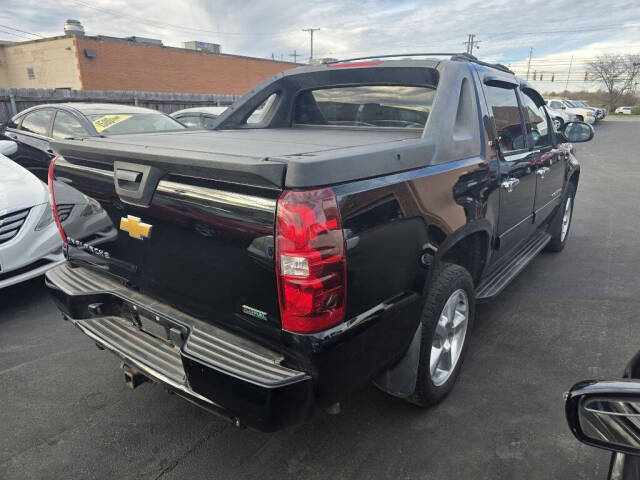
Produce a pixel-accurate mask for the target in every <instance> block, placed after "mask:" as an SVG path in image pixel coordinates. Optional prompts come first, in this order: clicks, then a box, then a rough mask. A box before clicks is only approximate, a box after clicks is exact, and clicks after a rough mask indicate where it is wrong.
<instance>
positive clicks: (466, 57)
mask: <svg viewBox="0 0 640 480" xmlns="http://www.w3.org/2000/svg"><path fill="white" fill-rule="evenodd" d="M451 60H466V61H468V62H473V63H477V64H478V65H483V66H485V67H491V68H495V69H496V70H500V71H502V72H506V73H511V74H513V75H515V73H513V71H512V70H510V69H509V68H508V67H505V66H504V65H502V64H501V63H488V62H483V61H482V60H478V58H477V57H476V56H475V55H471V54H470V53H458V54H456V55H454V56H452V57H451Z"/></svg>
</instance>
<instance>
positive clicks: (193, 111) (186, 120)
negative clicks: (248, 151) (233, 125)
mask: <svg viewBox="0 0 640 480" xmlns="http://www.w3.org/2000/svg"><path fill="white" fill-rule="evenodd" d="M227 109H228V107H194V108H186V109H184V110H178V111H177V112H173V113H172V114H171V117H172V118H175V119H176V120H178V121H179V122H180V123H182V124H183V125H184V126H185V127H187V128H204V129H207V130H212V129H214V128H215V125H216V120H217V118H218V117H219V116H220V115H222V114H223V113H224V112H225V111H226V110H227ZM265 111H266V108H265V105H261V106H260V108H257V109H256V111H255V112H253V113H252V114H251V115H250V116H249V118H247V125H251V124H257V123H259V122H260V120H261V119H262V114H263V113H264V112H265Z"/></svg>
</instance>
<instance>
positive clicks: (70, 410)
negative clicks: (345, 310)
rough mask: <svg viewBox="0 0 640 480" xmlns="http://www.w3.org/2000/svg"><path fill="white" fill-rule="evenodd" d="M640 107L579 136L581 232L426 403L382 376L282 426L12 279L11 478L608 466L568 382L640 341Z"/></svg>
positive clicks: (531, 279) (1, 356) (571, 470)
mask: <svg viewBox="0 0 640 480" xmlns="http://www.w3.org/2000/svg"><path fill="white" fill-rule="evenodd" d="M639 133H640V121H618V120H614V119H611V120H609V119H607V120H606V121H604V122H601V123H600V124H599V125H597V126H596V137H595V139H594V140H593V141H592V142H591V143H588V144H584V145H577V146H576V149H577V155H578V158H579V160H580V162H581V163H582V174H581V179H580V187H579V189H578V196H577V199H576V206H575V214H574V220H573V224H572V231H571V233H570V241H569V244H568V245H567V247H566V249H565V250H564V251H563V252H562V253H560V254H551V253H544V254H542V255H540V256H539V257H538V258H537V259H536V260H534V262H533V263H532V264H531V265H530V266H528V267H527V269H526V270H525V271H524V272H523V273H522V274H521V275H520V276H519V277H518V279H517V280H516V281H515V282H514V283H512V284H511V285H510V286H509V287H508V288H507V289H506V290H505V291H504V292H503V293H502V294H501V295H500V297H498V299H497V300H495V301H494V302H493V303H491V304H486V305H481V306H479V307H478V310H477V319H476V326H475V330H474V332H473V335H472V337H471V343H470V345H469V351H468V355H467V357H466V359H465V365H464V368H463V370H462V374H461V377H460V379H459V382H458V384H457V386H456V388H455V389H454V391H453V392H452V394H451V395H450V396H449V398H448V399H447V400H446V401H445V402H444V403H443V404H442V405H440V406H438V407H436V408H433V409H429V410H420V409H418V408H417V407H414V406H412V405H410V404H408V403H405V402H403V401H401V400H397V399H394V398H391V397H389V396H387V395H385V394H383V393H382V392H380V391H378V390H377V389H375V388H374V387H369V388H367V389H366V390H364V391H362V392H360V393H358V394H357V395H355V396H353V397H352V398H350V399H349V400H348V401H347V402H346V403H345V404H344V405H343V412H342V413H341V414H340V415H337V416H329V415H327V414H325V413H324V412H318V413H317V414H316V415H315V417H314V418H313V419H312V420H311V421H310V422H309V423H307V424H305V425H302V426H299V427H296V428H293V429H289V430H286V431H283V432H279V433H276V434H262V433H258V432H254V431H250V430H238V429H236V428H234V427H232V426H231V425H230V424H229V423H228V422H227V421H225V420H222V419H219V418H217V417H214V416H211V415H210V414H207V413H205V412H204V411H201V410H199V409H198V408H197V407H194V406H192V405H190V404H189V403H187V402H185V401H183V400H181V399H180V398H177V397H175V396H171V395H168V394H167V393H166V392H165V391H164V390H163V389H162V388H161V387H159V386H154V385H150V384H145V385H143V386H142V387H140V388H139V389H137V390H136V391H130V390H128V389H126V388H125V386H124V382H123V376H122V372H121V370H120V369H119V365H120V362H119V360H118V359H117V358H116V357H115V356H113V355H110V354H109V353H107V352H101V351H98V350H97V349H96V348H95V346H94V345H93V344H92V342H91V341H90V340H89V339H87V338H86V337H84V336H83V335H82V334H81V333H80V332H79V331H78V330H76V329H75V328H73V327H72V326H71V325H70V324H68V323H66V322H63V321H62V320H61V317H60V314H59V313H58V312H57V310H56V308H55V307H54V305H53V303H52V301H51V300H50V299H49V297H48V296H47V293H46V291H45V288H44V285H43V281H42V279H36V280H34V281H31V282H28V283H25V284H23V285H19V286H16V287H12V288H9V289H5V290H0V432H2V434H1V435H0V478H1V479H6V480H8V479H20V480H22V479H31V478H38V479H40V478H44V479H76V478H82V479H85V478H104V479H115V478H118V479H121V478H143V479H158V478H162V479H163V480H168V479H178V478H180V479H183V478H189V479H199V478H221V479H223V478H234V479H245V478H256V479H257V478H260V479H264V478H296V479H297V478H331V479H341V478H393V479H396V478H421V479H438V480H444V479H454V478H455V479H461V478H473V479H499V478H505V479H511V478H519V479H523V478H535V479H538V478H539V479H551V478H558V479H568V478H579V479H582V478H585V479H586V478H588V479H604V478H605V477H606V473H607V469H608V462H609V455H608V454H607V453H606V452H604V451H601V450H596V449H594V448H590V447H586V446H583V445H581V444H579V443H578V442H577V441H576V440H575V439H574V438H573V436H572V435H571V433H570V432H569V430H568V428H567V426H566V422H565V420H564V411H563V400H562V394H563V392H564V391H566V390H567V389H568V388H569V387H570V386H571V385H572V384H573V383H575V382H576V381H578V380H582V379H585V378H606V377H617V376H619V374H620V373H621V372H622V370H623V368H624V365H625V364H626V362H627V360H628V359H629V358H630V357H631V356H632V355H633V354H634V353H635V352H636V351H637V350H638V349H640V325H638V323H637V320H636V319H637V312H638V311H639V310H640V299H639V298H638V294H637V292H638V276H639V275H640V209H639V208H638V205H640V188H639V187H638V185H639V184H640V154H639V153H638V152H639V151H640V135H639Z"/></svg>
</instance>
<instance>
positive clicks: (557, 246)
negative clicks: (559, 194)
mask: <svg viewBox="0 0 640 480" xmlns="http://www.w3.org/2000/svg"><path fill="white" fill-rule="evenodd" d="M575 195H576V187H575V186H574V185H573V184H570V185H569V187H568V188H567V193H566V194H565V197H564V202H563V203H562V205H561V206H560V210H558V213H557V214H556V218H554V219H553V222H552V223H551V227H550V229H549V233H550V234H551V241H550V242H549V243H548V244H547V247H546V250H547V251H549V252H560V251H561V250H562V249H563V248H564V246H565V245H566V243H567V237H568V236H569V229H570V228H571V219H572V218H573V204H574V201H573V200H574V198H575Z"/></svg>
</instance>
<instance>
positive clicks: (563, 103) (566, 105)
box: [546, 98, 596, 124]
mask: <svg viewBox="0 0 640 480" xmlns="http://www.w3.org/2000/svg"><path fill="white" fill-rule="evenodd" d="M546 102H547V105H549V106H550V107H551V108H553V109H555V110H564V111H566V112H567V113H572V114H574V115H575V116H576V117H577V119H578V120H579V121H581V122H586V123H589V124H593V123H595V122H596V116H595V112H594V111H593V110H592V109H590V108H585V107H579V106H577V105H574V104H573V103H572V102H571V100H566V99H560V98H550V99H548V100H547V101H546Z"/></svg>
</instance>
